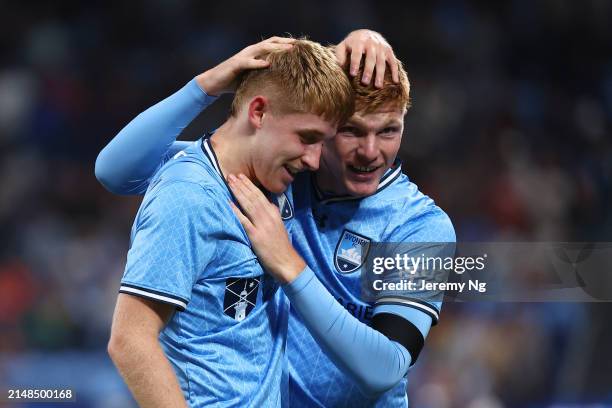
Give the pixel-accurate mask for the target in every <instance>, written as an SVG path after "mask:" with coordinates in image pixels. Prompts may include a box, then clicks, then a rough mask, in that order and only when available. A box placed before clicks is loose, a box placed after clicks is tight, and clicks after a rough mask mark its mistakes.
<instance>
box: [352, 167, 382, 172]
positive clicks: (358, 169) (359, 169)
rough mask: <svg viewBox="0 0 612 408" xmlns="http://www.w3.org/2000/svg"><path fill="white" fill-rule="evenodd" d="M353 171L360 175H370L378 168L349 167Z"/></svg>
mask: <svg viewBox="0 0 612 408" xmlns="http://www.w3.org/2000/svg"><path fill="white" fill-rule="evenodd" d="M351 167H352V168H353V169H354V170H357V171H359V172H362V173H371V172H373V171H374V170H376V169H377V168H378V167H366V166H351Z"/></svg>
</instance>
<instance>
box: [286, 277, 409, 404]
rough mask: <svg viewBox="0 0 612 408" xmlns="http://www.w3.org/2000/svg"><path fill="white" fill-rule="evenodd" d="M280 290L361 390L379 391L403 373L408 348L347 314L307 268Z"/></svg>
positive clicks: (389, 386) (313, 334) (406, 364)
mask: <svg viewBox="0 0 612 408" xmlns="http://www.w3.org/2000/svg"><path fill="white" fill-rule="evenodd" d="M283 290H284V292H285V294H286V295H287V297H288V298H289V300H290V302H291V307H293V308H295V309H296V310H297V311H298V313H299V314H300V316H301V317H302V319H303V321H304V324H305V325H306V327H307V328H308V330H309V331H310V333H311V335H312V336H313V337H314V338H315V339H316V340H317V342H318V343H319V345H320V346H321V347H322V348H323V349H324V350H325V351H326V353H327V355H328V356H329V357H330V358H331V359H332V361H334V363H335V364H336V365H337V366H338V367H339V368H341V369H342V370H343V371H344V372H346V373H347V374H349V375H350V376H351V377H353V378H354V379H355V380H356V381H357V383H358V384H359V385H360V387H361V389H362V390H363V391H364V393H366V394H378V393H382V392H383V391H386V390H388V389H390V388H391V387H393V386H394V385H395V384H397V382H398V381H400V380H401V379H402V377H404V376H405V375H406V373H407V371H408V368H409V367H410V363H411V356H410V353H409V352H408V350H407V349H406V348H405V347H403V346H402V345H401V344H399V343H397V342H395V341H392V340H389V339H388V338H387V337H386V336H384V335H383V334H381V333H380V332H379V331H377V330H375V329H373V328H371V327H369V326H367V325H366V324H364V323H362V322H360V321H359V320H358V319H356V318H355V317H354V316H353V315H351V314H350V313H349V312H348V311H347V310H346V309H345V308H344V307H342V305H341V304H340V303H338V302H337V301H336V299H334V297H333V296H332V295H331V294H330V293H329V292H328V291H327V289H325V287H324V286H323V285H322V284H321V282H320V281H319V280H318V279H317V277H316V276H315V274H314V272H313V271H312V270H311V269H310V268H308V267H307V268H306V269H305V270H304V271H303V272H302V273H301V274H300V275H299V276H298V277H297V278H296V279H295V280H294V281H293V282H291V283H289V284H287V285H285V286H283Z"/></svg>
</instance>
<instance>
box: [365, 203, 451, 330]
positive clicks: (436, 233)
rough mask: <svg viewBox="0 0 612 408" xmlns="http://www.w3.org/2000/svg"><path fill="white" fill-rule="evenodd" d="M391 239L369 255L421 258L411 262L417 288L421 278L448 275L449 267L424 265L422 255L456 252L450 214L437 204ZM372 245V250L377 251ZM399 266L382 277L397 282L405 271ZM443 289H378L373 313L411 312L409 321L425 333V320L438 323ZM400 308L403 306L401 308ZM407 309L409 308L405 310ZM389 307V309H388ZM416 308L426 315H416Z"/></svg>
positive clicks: (437, 279)
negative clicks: (392, 241)
mask: <svg viewBox="0 0 612 408" xmlns="http://www.w3.org/2000/svg"><path fill="white" fill-rule="evenodd" d="M393 240H394V241H396V242H395V243H394V244H391V243H385V244H383V245H381V248H382V249H381V253H373V254H372V257H377V256H382V257H389V256H391V257H395V256H400V257H403V256H404V255H406V256H408V257H410V258H413V259H417V261H418V260H419V259H418V258H421V259H420V261H422V262H421V263H420V264H419V266H418V267H417V266H416V265H413V266H414V267H415V268H416V270H415V271H413V273H412V274H410V275H409V277H410V279H411V280H412V281H414V283H415V287H417V288H420V287H423V286H422V282H423V281H425V282H426V283H428V282H442V281H446V280H447V279H448V271H446V270H444V269H440V270H438V269H436V268H437V267H438V266H441V265H439V264H438V263H435V262H432V263H428V264H427V266H426V267H425V266H424V261H425V258H432V259H433V258H435V259H440V260H442V259H446V258H449V257H453V256H454V253H455V240H456V238H455V230H454V228H453V224H452V223H451V221H450V218H449V217H448V216H447V215H446V214H445V213H444V212H443V211H442V210H440V209H439V208H438V207H435V206H434V207H432V209H431V210H430V211H427V212H425V213H423V214H422V215H421V216H419V217H418V218H416V219H415V220H414V221H413V222H412V224H411V228H410V229H408V228H402V229H401V230H400V231H397V232H396V234H395V236H394V237H393ZM376 251H377V249H374V250H373V251H372V252H376ZM403 273H404V272H402V271H399V270H397V271H396V270H392V271H388V272H386V273H385V274H383V275H382V278H383V279H382V280H383V281H385V280H388V281H390V282H399V281H400V280H401V279H402V278H403V277H406V276H405V275H402V274H403ZM443 296H444V293H443V292H441V291H437V290H424V291H423V290H410V291H384V290H381V291H378V292H377V293H376V298H377V299H376V302H375V308H374V313H373V314H374V315H376V314H378V313H382V312H384V313H393V314H395V315H401V316H403V315H406V316H410V319H409V320H410V321H411V322H412V323H415V324H416V325H417V327H419V329H421V332H424V333H425V334H426V333H427V332H428V331H429V328H427V329H426V330H424V329H425V326H426V325H424V324H423V322H424V321H427V320H429V321H430V322H431V323H432V324H434V325H435V324H437V323H438V320H439V318H440V310H441V308H442V298H443ZM402 309H404V310H403V311H402ZM407 309H412V311H408V310H407ZM391 310H392V312H390V311H391ZM414 311H419V312H420V313H422V314H425V315H427V316H429V318H430V319H425V318H424V317H423V316H421V317H418V318H417V317H416V316H417V315H418V313H414Z"/></svg>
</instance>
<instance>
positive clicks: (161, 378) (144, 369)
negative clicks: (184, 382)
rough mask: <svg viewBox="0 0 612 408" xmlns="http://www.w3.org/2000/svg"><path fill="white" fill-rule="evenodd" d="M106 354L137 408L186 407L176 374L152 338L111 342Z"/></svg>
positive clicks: (157, 343)
mask: <svg viewBox="0 0 612 408" xmlns="http://www.w3.org/2000/svg"><path fill="white" fill-rule="evenodd" d="M109 353H110V355H111V358H112V360H113V362H114V363H115V366H116V367H117V369H118V370H119V373H120V374H121V377H123V379H124V381H125V383H126V384H127V386H128V387H129V389H130V391H131V392H132V395H133V396H134V398H135V399H136V401H137V402H138V405H139V406H140V407H145V408H157V407H160V408H161V407H170V408H179V407H180V408H185V407H187V403H186V402H185V397H184V396H183V393H182V391H181V388H180V386H179V383H178V380H177V378H176V374H175V373H174V370H173V368H172V366H171V365H170V362H169V361H168V359H167V358H166V356H165V354H164V352H163V350H162V348H161V346H160V345H159V342H158V340H157V339H156V338H152V339H149V340H147V341H138V342H136V341H134V340H126V341H119V342H115V343H114V344H113V343H111V345H110V346H109Z"/></svg>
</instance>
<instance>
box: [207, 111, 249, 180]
mask: <svg viewBox="0 0 612 408" xmlns="http://www.w3.org/2000/svg"><path fill="white" fill-rule="evenodd" d="M247 138H248V133H247V129H246V128H244V126H241V125H240V123H239V122H238V121H237V120H236V119H235V118H230V119H228V120H227V121H226V122H225V123H224V124H223V125H221V127H219V128H218V129H217V130H216V131H215V133H214V134H213V135H212V137H211V138H210V142H211V143H212V147H213V149H215V155H216V156H217V160H218V161H219V167H220V168H221V172H222V173H223V175H224V176H225V177H227V176H228V175H229V174H234V175H238V174H240V173H242V174H244V175H245V176H247V177H248V178H249V179H250V180H251V181H252V182H253V183H256V184H257V181H256V180H255V172H254V171H253V166H252V164H251V155H250V149H249V142H250V140H247Z"/></svg>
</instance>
